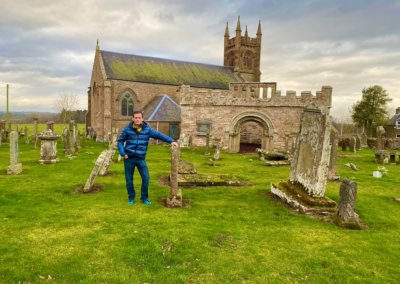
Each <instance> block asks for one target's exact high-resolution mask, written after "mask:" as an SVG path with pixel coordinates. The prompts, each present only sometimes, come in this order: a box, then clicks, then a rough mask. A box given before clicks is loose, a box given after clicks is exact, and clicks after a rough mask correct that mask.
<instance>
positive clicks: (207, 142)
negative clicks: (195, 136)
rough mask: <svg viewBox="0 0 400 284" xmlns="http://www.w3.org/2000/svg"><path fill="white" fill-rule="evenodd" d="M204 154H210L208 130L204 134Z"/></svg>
mask: <svg viewBox="0 0 400 284" xmlns="http://www.w3.org/2000/svg"><path fill="white" fill-rule="evenodd" d="M204 155H206V156H208V155H210V132H207V135H206V150H205V151H204Z"/></svg>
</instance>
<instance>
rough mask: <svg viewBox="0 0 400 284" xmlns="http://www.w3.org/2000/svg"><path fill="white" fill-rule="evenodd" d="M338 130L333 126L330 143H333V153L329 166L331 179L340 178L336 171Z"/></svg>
mask: <svg viewBox="0 0 400 284" xmlns="http://www.w3.org/2000/svg"><path fill="white" fill-rule="evenodd" d="M338 134H339V133H338V131H337V130H336V128H334V127H332V128H331V134H330V144H331V154H330V160H329V168H328V179H329V180H338V179H339V176H338V175H337V173H336V157H337V150H338V140H339V139H338Z"/></svg>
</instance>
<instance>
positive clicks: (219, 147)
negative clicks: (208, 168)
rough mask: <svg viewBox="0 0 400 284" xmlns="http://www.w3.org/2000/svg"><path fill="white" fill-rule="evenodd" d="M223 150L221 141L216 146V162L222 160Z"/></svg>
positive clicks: (214, 157) (214, 156)
mask: <svg viewBox="0 0 400 284" xmlns="http://www.w3.org/2000/svg"><path fill="white" fill-rule="evenodd" d="M221 148H222V145H221V140H219V141H217V143H216V144H215V152H214V155H213V159H214V161H218V160H220V159H221Z"/></svg>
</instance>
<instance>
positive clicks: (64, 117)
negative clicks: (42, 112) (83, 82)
mask: <svg viewBox="0 0 400 284" xmlns="http://www.w3.org/2000/svg"><path fill="white" fill-rule="evenodd" d="M78 104H79V101H78V97H77V96H76V95H72V94H60V95H58V97H57V98H56V99H55V106H56V107H57V109H58V110H59V112H60V119H61V121H62V123H66V122H67V121H68V120H70V119H71V112H72V111H73V110H74V109H75V108H76V107H77V106H78Z"/></svg>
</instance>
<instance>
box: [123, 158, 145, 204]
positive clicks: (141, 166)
mask: <svg viewBox="0 0 400 284" xmlns="http://www.w3.org/2000/svg"><path fill="white" fill-rule="evenodd" d="M124 167H125V180H126V190H127V191H128V197H129V198H130V199H131V198H133V199H135V188H134V186H133V174H134V172H135V167H137V168H138V170H139V174H140V176H141V178H142V187H141V197H140V199H141V200H147V199H148V197H149V181H150V175H149V169H148V168H147V164H146V160H145V159H138V158H133V157H129V158H128V159H125V160H124Z"/></svg>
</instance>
